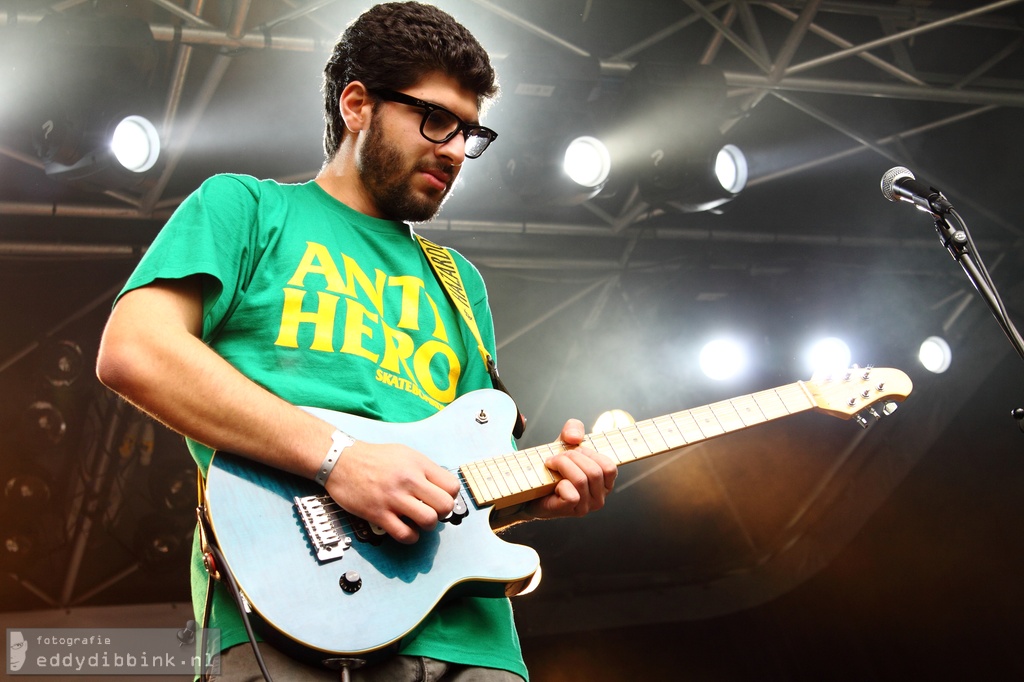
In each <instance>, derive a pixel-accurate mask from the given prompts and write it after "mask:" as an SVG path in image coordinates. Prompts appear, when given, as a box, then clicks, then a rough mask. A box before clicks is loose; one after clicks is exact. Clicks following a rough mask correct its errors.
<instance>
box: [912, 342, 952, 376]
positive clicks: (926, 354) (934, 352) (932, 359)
mask: <svg viewBox="0 0 1024 682" xmlns="http://www.w3.org/2000/svg"><path fill="white" fill-rule="evenodd" d="M917 358H918V360H920V361H921V364H922V365H924V368H925V369H926V370H928V371H929V372H932V373H933V374H942V373H943V372H945V371H946V370H947V369H949V365H950V363H952V361H953V351H951V350H950V348H949V344H948V343H946V340H945V339H943V338H942V337H939V336H929V337H928V338H927V339H925V340H924V342H923V343H922V344H921V348H920V350H918V353H917Z"/></svg>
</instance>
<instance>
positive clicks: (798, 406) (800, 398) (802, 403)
mask: <svg viewBox="0 0 1024 682" xmlns="http://www.w3.org/2000/svg"><path fill="white" fill-rule="evenodd" d="M776 392H777V393H778V394H779V397H780V398H781V399H782V402H783V403H784V404H785V405H786V409H788V410H789V412H790V414H792V413H794V412H802V411H803V410H806V409H807V408H809V407H811V406H812V405H813V404H814V403H813V402H811V400H810V399H809V398H808V397H807V394H806V393H805V392H804V389H803V387H802V386H801V385H800V384H798V383H797V384H790V385H789V386H782V387H780V388H778V389H776Z"/></svg>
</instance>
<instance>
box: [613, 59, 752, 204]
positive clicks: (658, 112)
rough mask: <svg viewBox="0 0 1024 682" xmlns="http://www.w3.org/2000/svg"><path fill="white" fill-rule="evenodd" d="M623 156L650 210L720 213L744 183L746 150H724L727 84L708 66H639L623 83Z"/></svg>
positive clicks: (722, 75) (745, 179) (717, 70)
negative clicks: (653, 207) (664, 208)
mask: <svg viewBox="0 0 1024 682" xmlns="http://www.w3.org/2000/svg"><path fill="white" fill-rule="evenodd" d="M622 99H623V102H624V105H623V111H622V112H621V115H622V118H623V122H622V125H623V127H624V128H625V129H627V130H628V132H627V133H626V136H627V137H628V139H629V144H628V145H626V147H627V151H625V152H624V153H625V154H627V155H628V156H629V161H628V162H627V163H628V165H629V167H630V168H631V169H632V170H634V171H635V173H636V176H637V179H638V183H639V185H638V186H639V189H640V193H641V195H642V196H643V198H644V200H645V201H647V202H648V203H651V204H663V205H664V204H667V205H670V206H672V207H674V208H676V209H678V210H681V211H684V212H687V213H695V212H698V211H709V210H714V209H717V208H718V207H719V206H721V205H722V204H725V203H726V202H728V201H731V200H732V199H733V198H734V197H735V196H736V195H737V194H739V193H740V192H741V191H742V190H743V188H744V186H745V185H746V182H747V163H746V159H745V158H744V156H743V152H741V151H740V149H739V148H738V147H736V146H734V145H731V144H726V142H725V140H724V139H723V136H722V133H721V130H720V125H721V121H722V120H723V118H724V117H725V107H726V83H725V75H724V73H723V72H722V71H721V69H717V68H715V67H712V66H707V65H685V64H683V65H671V66H669V65H658V64H650V63H641V64H638V65H637V66H636V67H635V68H634V69H633V70H632V71H631V72H630V74H629V76H628V77H627V78H626V81H625V83H624V84H623V98H622Z"/></svg>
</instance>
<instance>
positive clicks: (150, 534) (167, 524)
mask: <svg viewBox="0 0 1024 682" xmlns="http://www.w3.org/2000/svg"><path fill="white" fill-rule="evenodd" d="M190 535H191V533H190V532H189V531H183V530H182V529H181V524H180V523H178V522H177V520H176V519H174V518H171V517H170V516H167V515H165V514H162V513H154V514H149V515H147V516H144V517H143V518H142V519H141V520H140V521H139V525H138V527H137V528H136V529H135V536H134V540H133V544H134V547H135V555H136V557H137V558H138V560H139V561H141V562H142V563H144V564H147V565H149V566H157V565H162V564H167V563H169V562H173V561H175V560H177V559H178V558H180V557H184V556H185V555H186V553H187V550H188V549H189V548H190V547H191V544H192V543H191V542H189V541H188V536H190Z"/></svg>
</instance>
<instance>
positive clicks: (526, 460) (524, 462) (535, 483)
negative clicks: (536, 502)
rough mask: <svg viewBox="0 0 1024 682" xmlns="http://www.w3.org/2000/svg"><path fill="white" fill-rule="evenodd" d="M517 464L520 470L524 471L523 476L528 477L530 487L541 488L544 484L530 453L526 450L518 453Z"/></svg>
mask: <svg viewBox="0 0 1024 682" xmlns="http://www.w3.org/2000/svg"><path fill="white" fill-rule="evenodd" d="M516 464H518V465H519V470H520V471H522V472H523V476H525V477H526V481H527V484H528V486H529V488H530V489H533V488H540V487H541V486H542V485H544V484H543V483H542V482H541V480H540V477H539V476H538V475H537V469H536V467H534V466H533V463H532V462H531V461H530V455H529V454H527V453H525V452H517V453H516Z"/></svg>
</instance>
